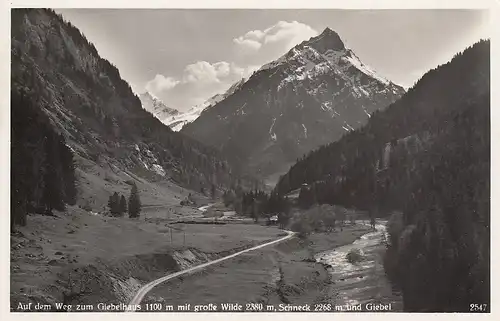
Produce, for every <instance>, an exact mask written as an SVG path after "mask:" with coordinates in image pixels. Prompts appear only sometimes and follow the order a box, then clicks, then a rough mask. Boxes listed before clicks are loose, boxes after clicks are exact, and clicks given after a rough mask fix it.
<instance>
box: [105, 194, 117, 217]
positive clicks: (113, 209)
mask: <svg viewBox="0 0 500 321" xmlns="http://www.w3.org/2000/svg"><path fill="white" fill-rule="evenodd" d="M108 207H109V211H110V213H111V215H113V216H118V215H119V214H120V196H119V195H118V193H117V192H114V193H113V195H111V196H110V197H109V200H108Z"/></svg>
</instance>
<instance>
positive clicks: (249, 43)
mask: <svg viewBox="0 0 500 321" xmlns="http://www.w3.org/2000/svg"><path fill="white" fill-rule="evenodd" d="M233 42H234V43H236V44H237V45H239V46H241V47H244V48H245V49H248V50H249V51H257V50H259V49H260V47H261V46H262V44H261V43H260V42H258V41H256V40H252V39H244V38H243V37H238V38H235V39H233Z"/></svg>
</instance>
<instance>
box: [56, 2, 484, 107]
mask: <svg viewBox="0 0 500 321" xmlns="http://www.w3.org/2000/svg"><path fill="white" fill-rule="evenodd" d="M56 11H57V12H60V13H62V14H63V16H64V17H65V18H66V19H67V20H69V21H71V22H72V23H73V24H74V25H75V26H77V27H78V28H79V29H80V30H81V31H82V32H83V33H84V34H85V36H86V37H87V39H89V40H90V41H91V42H93V43H94V45H95V46H96V48H97V50H98V51H99V54H100V55H101V56H102V57H104V58H106V59H108V60H110V61H111V62H112V63H113V64H115V65H116V66H117V67H118V69H119V70H120V73H121V75H122V77H123V78H124V79H125V80H127V81H128V82H129V83H130V84H131V86H132V88H133V89H134V90H135V91H136V92H137V93H140V92H144V91H146V90H148V91H150V92H151V93H153V94H154V95H155V96H157V97H159V98H161V99H162V100H163V101H164V102H165V103H166V104H167V105H168V106H170V107H173V108H177V109H179V110H186V109H188V108H190V107H191V106H193V105H196V104H199V103H202V102H204V101H205V100H206V99H208V98H209V97H211V96H212V95H214V94H216V93H219V92H224V91H225V90H226V89H227V88H228V87H229V86H230V85H231V84H233V83H234V82H236V81H238V80H240V79H241V78H242V77H248V76H249V75H250V74H251V73H252V72H253V71H254V70H256V69H258V68H259V67H260V66H261V65H263V64H265V63H267V62H269V61H272V60H274V59H276V58H278V57H279V56H281V55H283V54H284V53H286V52H287V51H288V50H289V49H290V48H291V47H293V46H294V45H295V44H297V43H300V42H301V41H303V40H307V39H309V38H310V37H312V36H315V35H317V34H318V33H321V32H322V31H323V30H324V29H325V27H330V28H331V29H333V30H335V31H336V32H337V33H338V34H339V35H340V37H341V38H342V39H343V41H344V43H345V44H346V45H347V47H349V48H351V49H353V51H354V52H355V53H356V55H357V56H358V57H359V58H360V59H361V60H362V61H363V62H364V63H365V64H367V65H370V66H371V67H372V68H373V69H375V70H377V72H378V73H380V74H381V75H382V76H384V77H386V78H388V79H390V80H392V81H393V82H395V83H397V84H400V85H402V86H405V87H409V86H411V85H412V84H413V83H414V82H415V81H416V80H417V79H418V78H420V76H422V74H424V73H425V72H426V71H428V70H429V69H431V68H434V67H436V66H437V65H439V64H442V63H445V62H447V61H448V60H450V59H451V57H453V55H454V54H455V53H457V52H459V51H461V50H463V49H464V48H465V47H467V46H469V45H471V44H473V43H474V42H476V41H477V40H479V39H480V38H486V37H488V36H489V34H488V29H489V28H488V26H489V17H488V13H487V12H486V11H479V10H335V9H326V10H325V9H323V10H315V9H309V10H233V9H226V10H206V9H205V10H180V9H177V10H172V9H170V10H169V9H143V10H138V9H60V10H56Z"/></svg>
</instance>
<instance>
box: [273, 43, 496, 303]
mask: <svg viewBox="0 0 500 321" xmlns="http://www.w3.org/2000/svg"><path fill="white" fill-rule="evenodd" d="M303 183H309V184H311V188H312V190H313V191H314V193H312V195H313V197H312V199H311V202H312V201H313V200H314V199H316V200H317V201H318V202H320V203H332V204H342V205H345V206H352V207H357V208H363V209H368V210H370V211H375V212H377V213H378V215H379V216H386V215H388V214H390V213H392V211H396V212H394V213H393V215H392V216H391V220H390V223H389V233H390V242H389V243H390V246H389V249H388V252H387V257H386V269H387V272H388V274H389V275H390V276H391V277H392V278H393V279H394V281H395V283H396V284H398V285H399V287H400V288H401V289H402V291H403V295H404V304H405V309H406V310H409V311H469V304H471V303H488V302H489V257H490V248H489V242H490V43H489V41H480V42H479V43H477V44H475V45H474V46H472V47H471V48H467V49H466V50H465V51H464V52H463V53H460V54H457V55H456V56H455V57H454V58H453V60H452V61H451V62H449V63H447V64H445V65H442V66H439V67H437V68H436V69H434V70H431V71H429V72H428V73H426V74H425V75H424V76H423V77H422V79H420V80H419V81H418V83H417V84H416V85H415V86H414V87H413V88H411V89H410V90H409V91H408V93H406V94H405V95H404V96H403V97H402V98H401V99H400V100H398V101H396V102H395V103H394V104H392V105H391V106H389V108H387V110H385V111H383V112H377V113H375V114H374V115H373V116H372V118H371V119H370V121H369V122H368V124H367V125H366V126H364V127H362V128H361V129H359V130H356V131H353V132H350V133H347V134H346V135H345V136H344V137H343V138H342V139H341V140H340V141H338V142H335V143H332V144H329V145H326V146H323V147H321V148H319V149H318V150H316V151H314V152H312V153H310V154H309V155H307V156H305V157H304V158H302V159H301V160H300V161H299V162H297V163H296V164H295V165H294V166H293V167H292V168H291V170H290V171H289V172H288V173H287V174H286V175H284V176H283V177H282V178H281V179H280V182H279V183H278V185H277V187H276V190H277V191H279V192H281V193H286V192H288V191H290V190H294V189H297V188H299V187H300V186H301V185H302V184H303Z"/></svg>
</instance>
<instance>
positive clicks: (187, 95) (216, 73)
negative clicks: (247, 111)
mask: <svg viewBox="0 0 500 321" xmlns="http://www.w3.org/2000/svg"><path fill="white" fill-rule="evenodd" d="M317 34H318V32H317V31H316V30H314V29H313V28H311V27H310V26H308V25H306V24H303V23H300V22H297V21H292V22H287V21H279V22H278V23H276V24H274V25H273V26H271V27H269V28H266V29H264V30H251V31H248V32H247V33H245V34H244V35H243V36H240V37H237V38H235V39H233V43H234V44H235V46H236V48H237V49H239V50H240V53H242V55H241V56H236V57H235V59H236V60H235V61H237V63H236V62H226V61H219V62H215V63H210V62H207V61H197V62H195V63H192V64H189V65H187V66H186V67H185V68H184V70H183V72H182V73H181V74H180V75H178V76H176V77H172V76H168V77H167V76H164V75H156V76H155V78H154V79H153V80H151V81H149V82H148V83H147V85H146V89H147V90H148V91H150V92H151V93H152V94H154V95H155V96H157V97H159V98H160V99H162V100H163V101H164V102H165V104H166V105H167V106H170V107H173V108H177V109H179V110H186V109H189V108H190V107H192V106H194V105H196V104H200V103H203V102H204V101H206V100H207V99H208V98H210V97H212V96H213V95H215V94H218V93H223V92H224V91H225V90H227V89H228V88H229V87H230V86H231V85H232V84H234V83H235V82H237V81H239V80H241V78H248V77H249V76H250V75H251V74H252V73H253V72H254V71H256V70H258V69H259V68H260V67H261V66H262V65H263V64H265V63H268V62H269V61H271V60H274V59H276V58H278V57H279V56H281V55H283V54H284V53H285V52H287V51H288V50H290V49H291V48H292V47H293V46H294V45H296V44H298V43H300V42H301V41H303V40H307V39H309V38H310V37H313V36H316V35H317ZM238 58H241V59H238Z"/></svg>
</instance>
